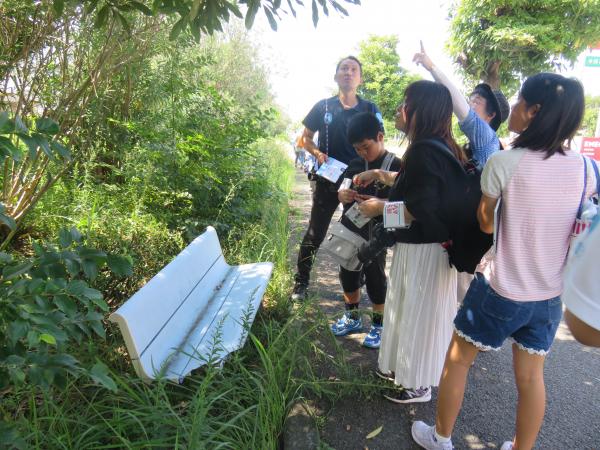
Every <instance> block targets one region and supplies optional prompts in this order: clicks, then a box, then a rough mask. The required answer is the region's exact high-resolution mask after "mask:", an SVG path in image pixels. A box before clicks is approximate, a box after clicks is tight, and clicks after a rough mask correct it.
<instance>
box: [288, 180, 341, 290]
mask: <svg viewBox="0 0 600 450" xmlns="http://www.w3.org/2000/svg"><path fill="white" fill-rule="evenodd" d="M339 204H340V201H339V200H338V197H337V187H336V185H335V184H333V183H330V182H328V181H324V180H320V179H318V180H317V185H316V187H315V190H314V192H313V201H312V208H311V210H310V222H309V223H308V230H307V231H306V234H305V235H304V239H302V244H300V251H299V252H298V272H297V273H296V277H295V278H296V283H300V284H306V285H308V281H309V279H310V269H311V268H312V265H313V261H314V259H315V255H316V253H317V250H319V247H320V245H321V242H323V239H325V235H326V234H327V229H328V228H329V223H330V222H331V218H332V217H333V213H335V210H336V208H337V207H338V205H339Z"/></svg>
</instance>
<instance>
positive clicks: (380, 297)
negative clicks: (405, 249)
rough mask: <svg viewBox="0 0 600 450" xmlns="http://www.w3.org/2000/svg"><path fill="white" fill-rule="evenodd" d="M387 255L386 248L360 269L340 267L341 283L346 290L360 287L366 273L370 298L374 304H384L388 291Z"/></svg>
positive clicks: (350, 290)
mask: <svg viewBox="0 0 600 450" xmlns="http://www.w3.org/2000/svg"><path fill="white" fill-rule="evenodd" d="M386 256H387V251H385V250H384V251H383V252H381V253H380V254H379V255H377V258H375V259H374V260H373V261H371V263H370V264H369V265H367V266H366V267H363V268H362V269H361V270H359V271H354V270H346V269H344V268H343V267H340V283H341V284H342V289H343V290H344V292H354V291H356V290H358V289H360V283H361V277H362V276H363V274H364V277H365V282H366V283H365V284H366V285H367V294H368V295H369V300H371V303H373V304H374V305H383V304H384V303H385V294H386V292H387V277H386V276H385V259H386Z"/></svg>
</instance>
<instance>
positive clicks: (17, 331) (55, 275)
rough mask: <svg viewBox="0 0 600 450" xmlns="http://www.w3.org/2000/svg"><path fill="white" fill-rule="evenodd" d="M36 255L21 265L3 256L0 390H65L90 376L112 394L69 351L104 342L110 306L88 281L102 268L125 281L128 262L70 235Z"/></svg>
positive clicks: (97, 369) (101, 373)
mask: <svg viewBox="0 0 600 450" xmlns="http://www.w3.org/2000/svg"><path fill="white" fill-rule="evenodd" d="M33 250H34V253H35V254H34V255H33V256H32V257H30V258H26V259H15V258H13V257H12V256H10V255H8V254H6V253H0V268H1V270H2V276H1V277H0V388H5V387H7V386H8V385H20V384H24V383H28V384H30V385H35V386H38V387H41V388H43V389H47V388H49V387H50V386H59V387H64V386H66V383H67V378H68V376H69V375H72V376H75V377H77V376H80V375H88V376H91V377H92V378H93V379H94V380H96V381H98V382H100V383H102V384H103V385H104V386H106V387H109V388H113V389H114V388H115V385H114V383H113V382H112V381H111V380H110V379H109V378H108V377H107V376H106V368H105V367H104V366H103V365H102V364H101V363H97V364H96V365H95V366H94V367H92V368H91V369H87V368H84V367H83V366H82V365H81V364H80V363H79V362H78V361H77V359H76V358H75V357H74V356H72V355H71V354H70V347H71V346H73V345H74V344H81V343H82V342H83V341H84V340H85V339H91V338H92V337H93V336H94V335H97V336H100V337H102V338H104V337H105V331H104V326H103V324H102V319H103V317H104V313H106V312H107V311H108V306H107V304H106V302H105V301H104V299H103V296H102V293H101V292H100V291H98V290H96V289H93V288H91V287H90V286H89V284H88V283H87V282H86V281H85V280H86V279H92V280H93V279H94V278H96V277H97V275H98V273H99V271H100V270H102V269H103V268H104V267H105V266H108V267H109V269H110V270H111V271H112V273H113V274H114V275H117V276H124V275H130V274H131V270H132V267H131V263H130V261H129V260H128V259H127V258H125V257H122V256H117V255H111V254H106V253H104V252H103V251H100V250H96V249H94V248H90V247H87V246H86V245H85V243H84V241H83V237H82V236H81V234H80V233H79V232H78V231H77V230H76V229H74V228H73V229H71V230H61V232H60V236H59V244H58V246H56V245H52V244H39V243H34V244H33Z"/></svg>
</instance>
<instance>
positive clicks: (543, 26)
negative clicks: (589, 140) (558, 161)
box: [448, 0, 600, 97]
mask: <svg viewBox="0 0 600 450" xmlns="http://www.w3.org/2000/svg"><path fill="white" fill-rule="evenodd" d="M451 16H452V23H451V30H452V31H451V37H450V39H449V42H448V44H449V45H448V46H449V49H450V53H451V55H452V56H453V57H454V58H456V60H457V62H458V63H459V66H460V68H461V69H462V71H463V73H464V74H465V75H466V77H467V78H468V80H469V81H471V82H472V83H473V84H475V83H477V82H479V81H480V80H483V81H485V82H488V83H490V84H491V85H492V86H494V87H498V86H499V87H501V88H502V89H503V90H504V91H505V92H504V93H505V94H506V96H507V97H510V96H511V95H512V93H513V92H515V91H516V90H517V89H518V87H519V84H520V82H521V80H522V79H523V78H524V77H527V76H529V75H532V74H534V73H537V72H542V71H554V67H555V66H557V65H560V64H563V63H564V62H565V61H567V62H570V63H573V62H575V61H576V59H577V57H578V56H579V55H580V54H581V53H582V52H583V51H584V50H585V49H586V48H587V47H588V46H590V45H593V44H595V43H597V42H598V41H600V21H598V17H600V2H596V1H594V2H574V1H559V0H547V1H544V2H538V4H536V3H535V2H508V3H507V2H503V1H498V0H495V1H487V2H482V1H479V0H463V1H461V2H460V3H459V4H458V6H457V7H456V8H454V10H453V11H452V14H451ZM582 30H585V32H582Z"/></svg>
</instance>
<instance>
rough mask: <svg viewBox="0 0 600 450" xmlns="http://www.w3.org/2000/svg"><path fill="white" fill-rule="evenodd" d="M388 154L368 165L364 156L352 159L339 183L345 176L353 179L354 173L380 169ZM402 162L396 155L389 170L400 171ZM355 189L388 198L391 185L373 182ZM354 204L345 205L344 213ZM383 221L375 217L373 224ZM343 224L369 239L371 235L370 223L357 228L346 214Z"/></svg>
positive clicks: (385, 153)
mask: <svg viewBox="0 0 600 450" xmlns="http://www.w3.org/2000/svg"><path fill="white" fill-rule="evenodd" d="M387 154H388V152H387V151H385V152H384V154H383V155H382V156H381V157H379V158H377V159H376V160H375V161H372V162H370V163H368V165H365V160H364V159H362V158H355V159H353V160H352V161H350V164H348V167H347V168H346V171H345V172H344V174H343V175H342V176H341V177H340V182H339V183H338V184H341V180H343V179H344V178H350V179H352V178H353V177H354V175H358V174H359V173H361V172H364V171H365V170H371V169H380V168H381V165H382V164H383V160H384V159H385V157H386V155H387ZM401 164H402V163H401V160H400V159H399V158H397V157H394V159H393V160H392V164H391V165H390V168H389V170H391V171H392V172H398V171H400V168H401ZM354 189H356V190H357V192H358V193H359V194H364V195H373V196H375V197H377V198H388V195H389V192H390V187H389V186H385V185H382V184H380V183H371V184H369V185H368V186H365V187H359V188H357V187H354ZM353 204H354V202H352V203H348V204H346V205H344V213H345V212H346V211H348V209H350V208H351V207H352V205H353ZM381 221H382V217H381V216H379V217H375V218H373V220H372V222H373V224H375V223H378V222H381ZM342 224H344V225H345V226H346V227H347V228H348V229H350V230H351V231H354V232H355V233H358V234H360V235H361V236H362V237H363V238H364V239H366V240H369V238H370V236H369V225H368V224H367V225H365V226H363V227H362V228H357V227H356V226H355V225H354V224H353V223H352V222H351V221H350V220H349V219H347V218H346V217H345V216H342Z"/></svg>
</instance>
